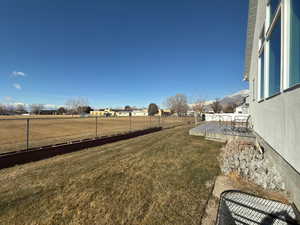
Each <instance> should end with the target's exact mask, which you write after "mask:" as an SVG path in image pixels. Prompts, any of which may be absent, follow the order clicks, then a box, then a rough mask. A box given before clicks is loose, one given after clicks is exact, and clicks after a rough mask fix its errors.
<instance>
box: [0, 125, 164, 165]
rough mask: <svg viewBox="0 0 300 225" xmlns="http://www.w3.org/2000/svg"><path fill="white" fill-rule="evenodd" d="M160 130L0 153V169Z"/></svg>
mask: <svg viewBox="0 0 300 225" xmlns="http://www.w3.org/2000/svg"><path fill="white" fill-rule="evenodd" d="M160 130H162V127H154V128H149V129H145V130H138V131H133V132H129V133H125V134H118V135H114V136H109V137H100V138H94V139H85V140H80V141H73V142H72V143H61V144H56V145H49V146H43V147H39V148H32V149H29V150H20V151H15V152H8V153H2V154H0V169H4V168H8V167H12V166H15V165H20V164H25V163H28V162H35V161H39V160H42V159H47V158H51V157H53V156H56V155H63V154H66V153H70V152H75V151H79V150H82V149H86V148H91V147H96V146H100V145H104V144H108V143H113V142H116V141H121V140H126V139H130V138H134V137H138V136H142V135H145V134H149V133H153V132H157V131H160Z"/></svg>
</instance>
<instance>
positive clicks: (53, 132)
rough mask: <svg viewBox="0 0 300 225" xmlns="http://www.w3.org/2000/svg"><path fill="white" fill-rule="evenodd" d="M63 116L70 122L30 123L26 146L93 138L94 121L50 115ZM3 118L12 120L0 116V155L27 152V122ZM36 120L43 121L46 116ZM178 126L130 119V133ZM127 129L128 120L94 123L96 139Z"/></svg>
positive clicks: (169, 120) (170, 121)
mask: <svg viewBox="0 0 300 225" xmlns="http://www.w3.org/2000/svg"><path fill="white" fill-rule="evenodd" d="M47 117H49V116H47ZM50 117H51V116H50ZM66 117H68V118H69V119H55V120H45V119H42V120H30V126H29V127H30V132H29V147H30V148H33V147H40V146H44V145H51V144H57V143H61V142H66V141H71V140H78V139H84V138H92V137H95V136H96V119H95V118H72V117H70V116H65V117H62V116H60V117H59V116H52V118H66ZM4 118H12V117H4V116H2V117H1V116H0V153H1V152H2V153H3V152H10V151H15V150H20V149H26V137H27V136H26V132H27V130H26V120H1V119H4ZM13 118H14V117H13ZM15 118H22V117H15ZM23 118H24V117H23ZM31 118H32V117H31ZM33 118H34V117H33ZM37 118H46V116H39V117H37ZM180 123H182V120H177V118H174V117H169V118H162V119H161V120H160V121H159V118H158V117H153V118H150V117H132V119H131V130H140V129H145V128H149V127H153V126H159V125H163V126H170V125H175V124H180ZM129 130H130V121H129V117H118V118H98V120H97V135H98V136H105V135H112V134H116V133H122V132H128V131H129Z"/></svg>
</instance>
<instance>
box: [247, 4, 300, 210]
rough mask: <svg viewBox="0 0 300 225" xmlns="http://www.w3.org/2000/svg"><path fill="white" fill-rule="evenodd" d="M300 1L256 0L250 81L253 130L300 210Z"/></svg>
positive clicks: (252, 6)
mask: <svg viewBox="0 0 300 225" xmlns="http://www.w3.org/2000/svg"><path fill="white" fill-rule="evenodd" d="M299 15H300V1H299V0H250V5H249V18H248V32H247V43H246V62H245V73H244V79H245V80H247V81H248V82H249V89H250V99H249V112H250V115H251V121H252V126H253V129H254V132H255V134H256V136H257V140H258V143H259V145H260V146H261V148H262V149H263V150H264V152H265V155H266V157H268V158H270V159H271V160H270V161H271V162H273V164H274V166H276V168H277V170H278V171H279V172H280V174H281V176H282V178H283V179H284V182H285V184H286V188H287V190H288V191H289V192H290V193H291V197H292V199H293V200H294V202H295V204H296V205H297V206H298V207H300V138H299V137H300V66H299V65H300V51H299V49H300V35H299V32H300V16H299Z"/></svg>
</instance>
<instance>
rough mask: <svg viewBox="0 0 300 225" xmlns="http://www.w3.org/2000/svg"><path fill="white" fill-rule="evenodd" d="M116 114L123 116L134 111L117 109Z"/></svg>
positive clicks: (129, 114)
mask: <svg viewBox="0 0 300 225" xmlns="http://www.w3.org/2000/svg"><path fill="white" fill-rule="evenodd" d="M115 112H116V116H119V117H123V116H131V112H132V111H128V110H115Z"/></svg>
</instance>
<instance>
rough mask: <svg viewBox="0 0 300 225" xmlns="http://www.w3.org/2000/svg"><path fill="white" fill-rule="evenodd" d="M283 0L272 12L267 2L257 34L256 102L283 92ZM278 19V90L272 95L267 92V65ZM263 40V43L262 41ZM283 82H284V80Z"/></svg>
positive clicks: (268, 77) (268, 80)
mask: <svg viewBox="0 0 300 225" xmlns="http://www.w3.org/2000/svg"><path fill="white" fill-rule="evenodd" d="M283 1H284V0H281V1H280V2H279V4H278V6H277V7H276V10H275V12H274V13H273V14H272V12H271V0H269V1H268V2H267V5H266V20H265V24H264V25H263V28H262V31H261V33H260V35H259V50H258V80H257V82H258V85H257V95H258V98H257V99H258V102H262V101H264V100H267V99H269V98H272V97H274V96H277V95H278V94H281V93H282V92H283V80H284V79H283V75H284V69H285V68H286V67H285V65H284V64H285V63H284V62H283V60H286V59H285V57H284V55H285V53H284V52H283V51H284V46H285V44H284V41H285V38H284V36H283V34H284V33H285V31H284V28H285V27H286V26H284V22H285V21H286V20H285V18H284V15H286V14H285V13H284V12H283ZM278 20H280V25H281V34H280V35H281V37H280V42H281V43H280V44H281V46H280V90H279V92H276V93H274V94H272V95H270V92H269V87H270V85H269V82H270V73H269V66H270V56H269V53H270V39H271V35H272V32H273V31H274V29H275V26H276V24H277V22H278ZM263 32H264V38H262V33H263ZM262 40H263V43H262ZM261 54H264V88H263V91H264V94H263V98H261V96H262V95H261V86H260V85H261V62H260V57H261ZM284 83H285V82H284Z"/></svg>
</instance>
